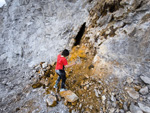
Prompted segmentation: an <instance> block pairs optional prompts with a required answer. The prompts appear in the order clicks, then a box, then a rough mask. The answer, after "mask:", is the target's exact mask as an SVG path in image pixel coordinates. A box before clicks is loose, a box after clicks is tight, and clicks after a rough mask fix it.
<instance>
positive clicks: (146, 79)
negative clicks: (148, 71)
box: [140, 76, 150, 84]
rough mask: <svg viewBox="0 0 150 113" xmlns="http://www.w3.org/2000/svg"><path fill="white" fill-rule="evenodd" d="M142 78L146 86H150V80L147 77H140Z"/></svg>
mask: <svg viewBox="0 0 150 113" xmlns="http://www.w3.org/2000/svg"><path fill="white" fill-rule="evenodd" d="M140 78H141V79H142V80H143V81H144V83H146V84H150V78H149V77H147V76H140Z"/></svg>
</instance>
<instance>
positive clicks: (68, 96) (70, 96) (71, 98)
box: [60, 90, 79, 102]
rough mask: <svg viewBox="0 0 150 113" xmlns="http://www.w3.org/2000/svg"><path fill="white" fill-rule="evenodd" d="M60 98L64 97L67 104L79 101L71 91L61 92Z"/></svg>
mask: <svg viewBox="0 0 150 113" xmlns="http://www.w3.org/2000/svg"><path fill="white" fill-rule="evenodd" d="M60 96H61V97H64V98H65V99H66V100H67V101H68V102H75V101H77V100H78V99H79V97H78V96H77V95H76V94H75V93H73V92H72V91H71V90H67V91H61V92H60Z"/></svg>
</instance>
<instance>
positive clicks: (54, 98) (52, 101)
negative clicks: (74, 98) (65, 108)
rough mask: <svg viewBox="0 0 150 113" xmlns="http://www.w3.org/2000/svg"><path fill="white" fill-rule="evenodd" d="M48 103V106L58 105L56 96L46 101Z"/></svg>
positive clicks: (49, 97)
mask: <svg viewBox="0 0 150 113" xmlns="http://www.w3.org/2000/svg"><path fill="white" fill-rule="evenodd" d="M46 102H47V104H48V106H50V107H54V106H56V104H57V99H56V97H55V96H53V95H49V96H48V98H47V99H46Z"/></svg>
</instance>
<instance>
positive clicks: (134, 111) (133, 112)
mask: <svg viewBox="0 0 150 113" xmlns="http://www.w3.org/2000/svg"><path fill="white" fill-rule="evenodd" d="M130 111H131V113H143V112H142V111H141V109H140V108H139V107H138V106H135V105H134V104H133V103H132V104H131V105H130Z"/></svg>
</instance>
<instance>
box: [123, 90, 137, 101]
mask: <svg viewBox="0 0 150 113" xmlns="http://www.w3.org/2000/svg"><path fill="white" fill-rule="evenodd" d="M126 90H127V93H128V94H129V96H130V97H132V98H133V99H138V98H139V93H138V92H137V91H135V90H134V89H133V88H126Z"/></svg>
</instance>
